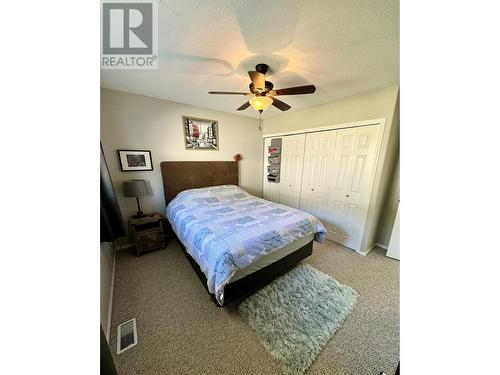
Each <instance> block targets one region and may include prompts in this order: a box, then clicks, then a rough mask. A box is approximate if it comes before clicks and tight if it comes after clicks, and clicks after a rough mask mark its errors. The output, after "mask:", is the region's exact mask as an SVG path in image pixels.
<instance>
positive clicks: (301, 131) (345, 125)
mask: <svg viewBox="0 0 500 375" xmlns="http://www.w3.org/2000/svg"><path fill="white" fill-rule="evenodd" d="M386 120H387V118H386V117H381V118H377V119H372V120H363V121H353V122H346V123H343V124H335V125H327V126H321V127H316V128H307V129H297V130H290V131H287V132H280V133H273V134H263V135H262V138H272V137H282V136H286V135H296V134H304V133H315V132H322V131H325V130H339V129H348V128H357V127H360V126H368V125H382V129H384V128H385V122H386Z"/></svg>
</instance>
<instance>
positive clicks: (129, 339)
mask: <svg viewBox="0 0 500 375" xmlns="http://www.w3.org/2000/svg"><path fill="white" fill-rule="evenodd" d="M136 345H137V324H136V322H135V318H132V319H130V320H127V321H126V322H125V323H122V324H120V325H119V326H118V333H117V336H116V354H120V353H123V352H124V351H125V350H127V349H130V348H131V347H133V346H136Z"/></svg>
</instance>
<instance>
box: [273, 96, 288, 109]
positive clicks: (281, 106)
mask: <svg viewBox="0 0 500 375" xmlns="http://www.w3.org/2000/svg"><path fill="white" fill-rule="evenodd" d="M271 99H272V100H273V105H274V106H275V107H276V108H278V109H281V110H282V111H288V110H289V109H290V108H292V107H290V106H289V105H288V104H286V103H284V102H282V101H281V100H278V99H276V98H273V97H272V96H271Z"/></svg>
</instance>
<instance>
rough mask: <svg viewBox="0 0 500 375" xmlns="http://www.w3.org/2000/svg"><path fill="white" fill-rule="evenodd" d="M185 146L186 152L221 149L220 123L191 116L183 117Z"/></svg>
mask: <svg viewBox="0 0 500 375" xmlns="http://www.w3.org/2000/svg"><path fill="white" fill-rule="evenodd" d="M182 123H183V124H182V125H183V127H184V146H185V148H186V150H212V151H216V150H218V149H219V129H218V122H217V121H215V120H207V119H203V118H196V117H190V116H182Z"/></svg>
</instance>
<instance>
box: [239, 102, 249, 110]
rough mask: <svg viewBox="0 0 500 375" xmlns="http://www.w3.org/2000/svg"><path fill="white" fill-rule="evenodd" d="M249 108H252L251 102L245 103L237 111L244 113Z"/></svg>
mask: <svg viewBox="0 0 500 375" xmlns="http://www.w3.org/2000/svg"><path fill="white" fill-rule="evenodd" d="M248 107H250V102H245V103H243V105H242V106H241V107H240V108H238V109H237V111H243V110H244V109H247V108H248Z"/></svg>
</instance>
